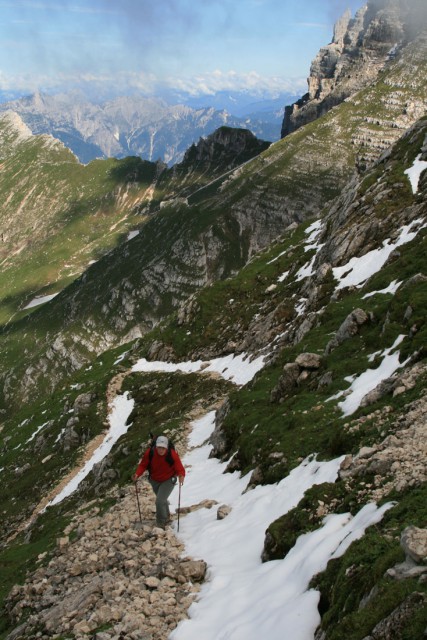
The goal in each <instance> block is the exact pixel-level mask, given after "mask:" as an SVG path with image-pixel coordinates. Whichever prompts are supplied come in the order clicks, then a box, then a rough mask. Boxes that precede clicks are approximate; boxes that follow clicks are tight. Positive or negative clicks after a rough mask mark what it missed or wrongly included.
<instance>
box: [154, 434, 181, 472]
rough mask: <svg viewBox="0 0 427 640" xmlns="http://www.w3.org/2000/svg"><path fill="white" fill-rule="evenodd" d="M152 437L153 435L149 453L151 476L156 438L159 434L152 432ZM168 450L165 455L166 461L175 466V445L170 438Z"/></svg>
mask: <svg viewBox="0 0 427 640" xmlns="http://www.w3.org/2000/svg"><path fill="white" fill-rule="evenodd" d="M150 437H151V443H150V453H149V454H148V475H149V476H151V461H152V459H153V455H154V449H155V448H156V440H157V437H158V436H155V435H153V434H152V433H150ZM168 443H169V444H168V450H167V452H166V456H165V460H166V462H167V463H168V464H169V465H170V466H171V467H173V465H174V464H175V461H174V459H173V458H172V453H171V451H172V450H173V451H175V445H174V443H173V442H172V440H169V438H168Z"/></svg>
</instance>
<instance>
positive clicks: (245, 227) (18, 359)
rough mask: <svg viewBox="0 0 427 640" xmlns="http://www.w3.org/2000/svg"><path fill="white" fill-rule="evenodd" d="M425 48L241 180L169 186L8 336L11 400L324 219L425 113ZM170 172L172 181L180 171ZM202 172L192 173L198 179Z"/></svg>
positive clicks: (1, 375) (6, 400)
mask: <svg viewBox="0 0 427 640" xmlns="http://www.w3.org/2000/svg"><path fill="white" fill-rule="evenodd" d="M426 52H427V37H426V36H425V35H424V34H421V35H420V36H418V37H417V38H416V39H415V40H414V41H413V42H410V43H409V44H408V45H407V46H406V47H405V48H404V49H402V51H401V52H400V54H399V55H398V56H397V57H396V59H395V60H394V61H393V62H392V63H390V65H389V68H388V69H387V71H385V72H384V73H383V74H382V75H381V77H380V78H379V79H378V80H377V81H376V82H375V83H373V84H372V85H371V86H369V87H367V88H366V89H364V90H362V91H361V92H359V93H357V94H355V95H354V96H353V98H352V99H351V100H350V101H345V102H344V103H342V104H341V105H339V106H337V107H336V108H335V109H333V110H331V111H330V112H328V113H327V114H326V115H325V116H324V117H322V118H320V119H318V120H316V121H315V122H312V123H310V124H308V125H306V126H305V127H303V128H301V129H299V130H298V131H296V132H294V133H293V134H292V135H290V136H287V137H286V138H285V139H284V140H282V141H280V142H278V143H275V144H273V145H271V146H270V147H269V149H267V150H266V151H264V152H263V153H262V154H261V155H259V156H258V157H257V158H256V159H255V160H252V161H251V162H249V163H247V164H246V165H244V166H242V167H241V168H239V169H237V170H236V171H234V172H232V173H231V174H230V175H223V176H222V177H219V178H218V179H217V180H216V181H213V182H211V183H210V184H208V185H207V186H206V187H205V188H204V189H200V190H198V188H197V187H196V188H195V189H194V192H193V195H191V194H190V191H191V189H190V190H189V189H188V188H187V186H188V184H187V183H186V185H185V199H181V200H179V199H178V200H176V194H177V191H178V190H177V189H175V190H174V192H175V193H174V195H173V196H172V197H171V196H170V194H169V195H168V194H167V185H166V186H165V185H164V183H163V188H162V189H160V190H159V192H158V194H154V196H155V201H154V202H153V203H152V204H153V206H158V205H159V202H160V201H165V200H166V201H167V200H169V203H167V202H166V203H164V204H166V206H163V208H162V209H161V210H160V212H159V215H157V214H156V216H154V217H151V218H150V219H149V220H148V222H147V224H144V227H143V233H142V232H141V233H140V234H139V235H138V236H137V237H134V238H133V239H132V240H131V241H130V242H128V243H126V244H125V245H122V246H119V247H118V248H117V249H116V250H114V251H112V252H111V253H109V254H108V255H107V256H104V257H103V258H101V260H99V261H98V262H97V263H96V264H94V265H92V266H91V267H90V268H89V269H88V270H87V272H86V273H85V274H84V277H83V278H81V279H77V280H75V281H74V282H73V283H72V284H71V285H70V287H69V288H68V289H67V290H64V291H63V292H62V293H61V295H60V296H58V297H57V298H55V299H54V300H52V301H51V302H50V303H49V304H48V306H45V307H43V308H40V309H39V310H37V311H36V312H35V313H34V314H32V317H31V318H29V319H28V320H23V321H22V322H16V323H15V324H13V325H10V326H8V327H7V328H6V331H5V332H3V340H2V342H3V349H2V363H1V364H0V367H1V369H0V379H1V380H2V381H3V385H4V391H3V398H2V404H3V407H4V408H6V407H7V405H9V404H10V403H11V402H20V401H21V400H22V399H23V398H27V397H28V394H29V393H30V392H31V393H33V392H34V390H35V389H36V388H37V387H38V385H40V384H42V385H43V386H48V388H53V387H54V386H55V385H56V384H58V382H59V380H60V379H61V377H62V376H63V375H66V374H67V373H68V372H69V371H70V368H71V369H76V368H78V367H80V366H82V365H83V364H85V363H87V362H88V361H89V360H90V359H91V358H93V357H94V356H95V355H96V354H98V353H100V352H101V351H102V350H103V349H105V348H107V347H109V346H112V345H115V344H118V343H120V342H125V341H127V340H129V339H131V338H132V337H137V336H141V335H143V334H144V333H145V332H146V331H147V330H149V329H150V328H152V327H153V326H154V325H155V324H156V323H157V322H158V321H159V320H160V319H161V318H162V317H165V316H166V315H167V314H169V313H170V312H171V311H173V309H175V308H176V307H177V306H178V305H179V304H180V303H181V302H182V301H183V300H184V299H185V298H186V297H188V296H189V295H190V294H191V293H193V292H194V291H195V290H197V289H198V288H199V287H202V286H204V285H206V284H209V283H211V282H213V281H215V280H216V279H218V278H222V279H223V278H226V277H228V276H230V275H232V274H233V273H235V272H236V271H237V270H238V269H239V268H241V267H242V266H243V265H244V264H245V263H246V262H247V261H248V260H249V259H250V258H251V256H253V255H254V253H255V252H257V251H258V250H259V249H261V248H263V247H265V246H267V245H268V244H269V243H270V242H271V241H272V240H273V239H274V238H275V237H276V236H277V234H279V233H280V232H281V230H282V229H283V228H285V227H286V226H287V225H289V224H291V223H292V222H295V221H297V222H301V221H303V220H305V219H306V218H307V217H310V216H313V215H318V214H319V212H320V211H321V210H322V208H323V206H324V205H325V204H326V203H327V202H328V201H329V200H331V199H332V198H333V197H335V196H337V195H338V194H339V192H340V190H341V189H342V187H343V186H344V185H345V183H346V182H347V181H348V180H349V179H350V178H351V177H352V176H355V175H356V174H357V172H360V171H363V168H364V167H366V166H369V165H370V164H372V163H373V162H374V161H375V159H376V158H378V157H379V156H380V154H381V153H382V152H383V151H384V150H385V149H387V148H388V147H389V145H390V144H392V143H393V141H395V140H396V139H397V138H398V137H399V136H400V135H401V134H402V132H403V131H404V130H405V129H406V128H407V127H409V126H411V124H412V123H413V122H415V121H416V119H417V117H418V116H419V114H420V112H422V113H424V111H425V108H426V105H427V86H426V85H427V73H426V69H427V62H426V60H427V54H426ZM408 105H412V107H413V108H412V107H411V108H409V106H408ZM189 153H191V154H192V153H194V152H191V150H190V152H189ZM194 155H195V157H194V158H193V159H192V160H193V161H195V163H196V166H197V162H198V161H197V153H195V154H194ZM116 162H117V161H116ZM122 162H124V161H122ZM89 166H90V165H89ZM184 166H185V163H184ZM227 166H228V165H227ZM203 171H204V169H203V168H202V174H201V179H202V184H203V183H206V176H203ZM169 175H170V176H171V180H172V181H173V180H174V179H176V176H177V175H179V171H178V170H177V171H174V169H171V170H170V173H169ZM198 175H199V174H198V172H197V173H195V174H194V173H193V174H192V177H191V183H192V184H194V182H193V179H194V180H195V181H196V182H197V176H198ZM216 176H218V173H217V174H216ZM183 179H184V178H183ZM185 181H187V178H185ZM137 187H138V184H136V188H137ZM152 195H153V194H152ZM141 211H142V212H144V211H145V209H144V208H143V207H142V209H141ZM64 309H67V311H66V313H65V314H64ZM47 327H49V337H48V339H47V340H46V329H47ZM31 335H33V336H34V335H37V340H36V345H37V348H36V349H34V348H31V349H30V348H28V351H27V353H26V354H25V356H22V355H21V354H22V345H23V343H24V342H25V340H24V339H23V336H27V338H26V339H28V340H29V339H30V336H31ZM77 336H78V337H77ZM33 342H34V340H33ZM65 345H66V347H65ZM18 354H19V356H18ZM26 372H27V373H26ZM28 372H29V373H28Z"/></svg>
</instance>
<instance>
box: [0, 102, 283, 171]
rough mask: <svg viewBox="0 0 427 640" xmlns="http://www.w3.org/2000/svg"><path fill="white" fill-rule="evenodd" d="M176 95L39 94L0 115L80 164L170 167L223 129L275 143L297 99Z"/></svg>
mask: <svg viewBox="0 0 427 640" xmlns="http://www.w3.org/2000/svg"><path fill="white" fill-rule="evenodd" d="M178 97H179V98H180V99H181V104H170V100H168V101H167V100H166V99H163V98H147V97H136V96H123V97H119V98H115V99H113V100H110V101H107V102H102V103H95V102H94V101H90V100H88V99H87V98H86V97H85V96H84V95H83V94H82V93H81V92H77V91H76V92H71V93H63V94H57V95H49V94H45V93H40V92H37V93H35V94H33V95H31V96H28V97H25V98H20V99H18V100H13V101H9V102H5V103H3V104H0V112H5V111H8V110H11V111H14V112H15V113H18V114H19V115H20V117H21V118H22V120H23V121H24V122H25V124H26V125H27V126H28V127H29V128H30V130H31V131H32V133H34V134H43V133H47V134H50V135H52V136H54V137H55V138H57V139H58V140H61V141H62V142H63V143H64V144H65V145H66V146H67V147H68V148H69V149H71V151H73V153H74V154H75V155H76V156H77V157H78V158H79V160H80V161H81V162H83V163H88V162H90V161H91V160H93V159H95V158H108V157H115V158H124V157H126V156H130V155H135V156H140V157H141V158H143V159H145V160H151V161H157V160H161V161H163V162H165V163H166V164H168V165H169V166H171V165H173V164H176V163H177V162H180V161H181V160H182V159H183V157H184V153H185V151H186V150H187V149H188V148H189V147H190V146H191V145H192V144H193V143H194V142H197V141H198V140H199V139H200V138H201V137H206V136H207V135H209V134H210V133H212V132H213V131H215V130H216V129H218V128H219V127H221V126H223V125H227V126H230V127H234V128H243V129H249V130H250V131H252V133H254V134H255V135H256V136H257V137H258V138H260V139H263V140H268V141H272V142H273V141H276V140H278V139H279V138H280V129H281V125H282V120H283V112H284V107H285V104H288V103H289V102H290V101H292V100H293V99H294V98H295V96H291V95H286V94H283V95H282V96H279V97H278V98H275V99H271V98H269V99H260V98H259V97H258V96H254V95H251V94H248V93H242V92H232V93H225V92H221V93H218V94H215V95H214V96H204V97H199V98H194V97H191V96H189V95H180V96H177V97H176V98H177V99H178ZM224 105H225V106H224Z"/></svg>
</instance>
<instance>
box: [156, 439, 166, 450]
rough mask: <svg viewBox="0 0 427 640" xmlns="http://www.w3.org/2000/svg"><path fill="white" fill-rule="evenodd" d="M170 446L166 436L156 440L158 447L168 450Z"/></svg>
mask: <svg viewBox="0 0 427 640" xmlns="http://www.w3.org/2000/svg"><path fill="white" fill-rule="evenodd" d="M168 444H169V441H168V439H167V438H166V436H159V437H158V438H157V440H156V447H164V448H165V449H167V448H168Z"/></svg>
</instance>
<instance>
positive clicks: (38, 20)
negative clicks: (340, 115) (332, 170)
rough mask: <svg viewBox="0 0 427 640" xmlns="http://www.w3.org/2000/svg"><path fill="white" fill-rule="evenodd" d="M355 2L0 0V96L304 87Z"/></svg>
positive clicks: (358, 1) (359, 0)
mask: <svg viewBox="0 0 427 640" xmlns="http://www.w3.org/2000/svg"><path fill="white" fill-rule="evenodd" d="M363 4H364V3H363V0H114V1H113V0H0V91H5V90H14V91H32V90H34V89H36V88H42V89H49V88H55V87H58V88H62V89H63V88H64V87H65V88H67V87H71V86H73V85H76V84H77V83H81V82H88V83H91V84H92V85H93V86H100V87H102V86H103V85H115V86H116V87H117V86H119V87H123V90H126V89H127V88H128V87H133V88H134V89H139V90H141V91H145V92H152V91H153V92H154V91H155V90H156V89H157V88H158V86H159V84H161V85H163V86H169V87H176V88H185V89H187V90H191V91H194V92H195V93H197V92H210V91H215V90H219V89H227V88H230V87H234V88H240V89H242V88H254V87H255V86H256V87H259V88H266V89H268V88H270V89H272V90H273V89H277V90H279V89H285V90H286V88H287V87H288V86H289V84H290V85H292V84H298V83H296V81H297V80H299V86H300V87H302V86H304V87H305V82H304V80H305V78H306V77H307V75H308V71H309V66H310V62H311V60H312V58H313V57H314V56H315V55H316V53H317V51H318V49H319V48H320V47H321V46H322V45H324V44H327V43H328V42H330V40H331V36H332V29H333V24H334V22H335V20H336V19H337V18H338V17H339V16H340V15H342V13H343V12H344V11H345V9H346V8H350V9H351V11H352V13H353V15H354V12H355V10H356V9H358V8H359V7H360V6H362V5H363Z"/></svg>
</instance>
